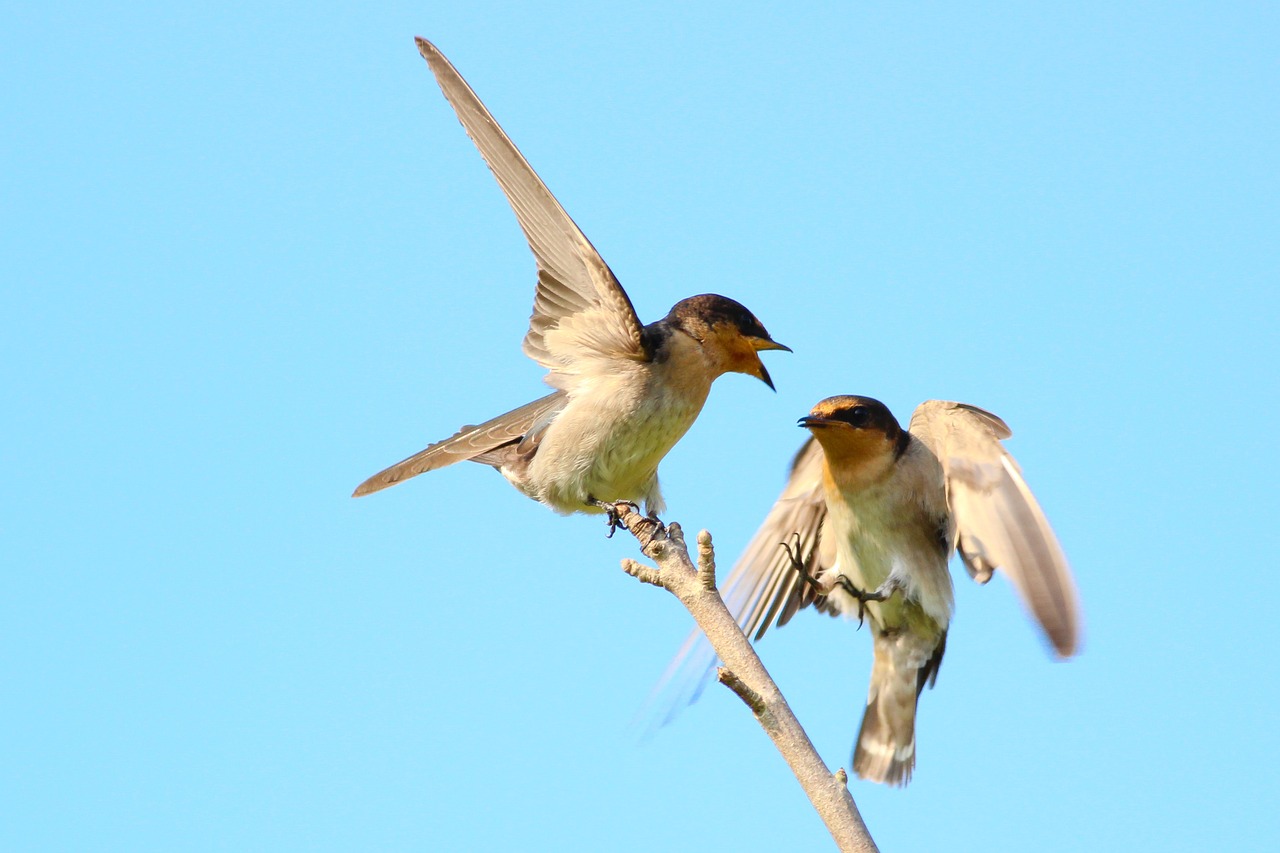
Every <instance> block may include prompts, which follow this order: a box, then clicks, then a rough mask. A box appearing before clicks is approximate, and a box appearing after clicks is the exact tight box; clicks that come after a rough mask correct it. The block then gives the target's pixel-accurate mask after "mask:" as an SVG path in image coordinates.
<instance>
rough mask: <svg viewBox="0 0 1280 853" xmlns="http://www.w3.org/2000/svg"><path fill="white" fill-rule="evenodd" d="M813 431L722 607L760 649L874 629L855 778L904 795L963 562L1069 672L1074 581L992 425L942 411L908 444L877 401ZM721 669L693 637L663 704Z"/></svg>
mask: <svg viewBox="0 0 1280 853" xmlns="http://www.w3.org/2000/svg"><path fill="white" fill-rule="evenodd" d="M799 425H800V426H801V427H803V428H805V429H807V430H808V431H809V432H810V437H809V438H808V439H807V440H806V441H805V443H804V445H803V446H802V447H801V448H800V451H799V453H797V455H796V457H795V459H794V461H793V462H792V465H791V473H790V477H789V478H788V481H787V484H786V487H785V488H784V489H783V491H782V494H781V495H780V496H779V498H778V500H777V502H776V503H775V504H774V506H773V508H772V509H771V510H770V511H769V514H768V515H767V516H766V518H765V520H764V523H763V524H762V525H761V527H760V529H759V530H758V531H757V532H756V534H755V536H754V537H753V538H752V540H751V542H750V543H749V544H748V545H747V548H746V550H745V551H744V552H743V554H742V556H741V557H740V558H739V559H738V562H737V563H736V564H735V565H734V568H733V570H732V572H731V573H730V575H729V577H728V578H727V579H726V581H725V584H724V589H725V593H724V598H725V601H726V603H727V604H728V606H729V609H730V611H731V612H733V613H734V615H735V617H736V618H737V620H738V623H739V624H740V625H741V626H742V628H743V630H744V631H745V632H746V633H747V634H748V636H751V635H754V639H755V640H759V639H760V638H762V637H763V636H764V634H765V631H766V630H767V629H768V628H769V627H770V626H771V625H775V624H776V625H778V626H782V625H785V624H787V622H788V621H790V619H791V617H792V616H794V615H795V614H796V613H797V612H798V611H799V610H801V609H802V608H805V607H809V606H812V607H813V608H815V609H816V610H818V611H819V612H822V613H827V614H830V615H832V616H846V617H850V618H857V619H858V620H859V623H860V624H861V622H862V620H863V619H865V621H866V623H867V624H868V625H869V626H870V632H871V636H872V644H873V660H872V666H871V685H870V689H869V690H868V692H867V705H866V710H865V712H864V714H863V718H862V726H861V729H860V731H859V732H858V737H857V741H856V742H855V746H854V753H853V769H854V772H855V773H857V775H858V776H859V777H861V778H863V779H869V780H871V781H874V782H880V783H884V784H888V785H896V786H902V785H906V784H907V783H908V782H909V781H910V779H911V773H912V769H913V768H914V766H915V757H916V741H915V719H916V706H917V702H918V700H919V696H920V693H921V691H923V689H924V687H925V686H926V685H928V686H930V687H932V686H933V684H934V682H935V681H936V680H937V677H938V667H939V666H940V665H941V663H942V654H943V651H944V650H945V649H946V643H947V627H948V625H949V623H950V620H951V615H952V610H953V597H952V585H951V576H950V574H949V573H948V571H947V562H948V558H949V557H950V554H951V552H952V551H956V552H958V554H959V556H960V559H961V561H962V562H963V563H964V566H965V568H966V569H967V570H968V573H969V575H970V577H972V578H973V579H974V580H975V581H977V582H978V583H986V582H987V581H989V580H990V579H991V577H992V574H993V572H994V571H995V570H997V569H999V570H1000V571H1001V572H1002V573H1003V574H1005V575H1006V576H1007V577H1008V578H1009V579H1010V580H1011V581H1012V582H1013V585H1014V588H1015V589H1016V590H1017V592H1018V594H1019V596H1020V597H1021V599H1022V601H1023V603H1024V604H1025V605H1026V607H1027V609H1028V610H1029V611H1030V613H1031V615H1032V617H1033V618H1034V619H1035V621H1036V622H1037V623H1038V624H1039V626H1040V628H1041V630H1042V631H1043V633H1044V635H1045V637H1046V639H1047V640H1048V642H1049V644H1050V645H1051V646H1052V648H1053V651H1054V652H1055V653H1056V654H1057V655H1058V656H1059V657H1061V658H1067V657H1070V656H1072V655H1073V654H1075V653H1076V650H1077V648H1078V646H1079V642H1080V622H1081V618H1080V606H1079V602H1078V597H1077V594H1076V589H1075V582H1074V581H1073V580H1072V576H1071V570H1070V568H1069V567H1068V565H1067V560H1066V556H1065V555H1064V554H1063V551H1062V548H1061V546H1060V545H1059V544H1058V540H1057V538H1056V537H1055V536H1054V533H1053V530H1052V528H1050V526H1049V522H1048V520H1047V519H1046V518H1045V515H1044V512H1043V511H1042V510H1041V509H1040V506H1039V504H1038V503H1037V502H1036V499H1035V497H1034V496H1033V495H1032V494H1031V491H1030V489H1029V488H1028V487H1027V484H1026V481H1025V480H1024V479H1023V477H1022V472H1021V470H1020V469H1019V467H1018V464H1017V462H1016V461H1014V459H1013V457H1012V456H1010V455H1009V453H1008V451H1007V450H1005V448H1004V446H1003V445H1002V444H1001V441H1002V440H1004V439H1007V438H1009V437H1010V436H1011V435H1012V433H1011V431H1010V430H1009V427H1008V426H1007V425H1006V424H1005V422H1004V421H1002V420H1001V419H1000V418H998V417H997V416H995V415H993V414H991V413H990V412H987V411H984V410H983V409H980V408H978V407H977V406H970V405H966V404H964V403H952V402H945V401H942V400H929V401H927V402H924V403H922V404H920V406H919V407H917V408H916V410H915V413H914V414H913V415H912V416H911V423H910V426H909V427H908V428H907V429H906V430H904V429H902V427H901V425H900V424H899V423H898V421H897V419H896V418H895V417H894V416H893V414H892V413H891V412H890V411H889V409H888V408H887V407H886V406H885V405H884V404H883V403H881V402H879V401H878V400H873V399H871V398H870V397H855V396H838V397H828V398H827V399H825V400H823V401H822V402H820V403H818V404H817V405H816V406H814V407H813V410H812V411H811V412H810V413H809V414H808V415H806V416H805V417H803V418H800V421H799ZM713 664H714V653H713V652H711V651H710V649H709V647H707V645H706V641H705V640H702V639H700V638H699V637H698V636H697V635H696V632H695V634H694V635H691V636H690V637H689V639H688V640H687V641H686V642H685V645H684V647H683V648H682V649H681V651H680V653H679V654H678V655H677V656H676V659H675V660H674V661H673V662H672V665H671V667H669V668H668V671H667V676H665V677H664V679H663V682H662V683H660V684H659V687H658V688H657V690H659V691H661V690H662V689H663V688H664V687H665V686H666V685H670V684H674V685H675V687H674V689H675V690H676V691H678V692H677V694H676V696H677V699H678V704H681V705H682V704H687V703H688V702H691V701H693V700H694V699H696V698H697V695H698V693H700V692H701V688H702V685H703V684H705V683H706V681H707V680H708V676H709V672H710V669H711V667H712V665H713ZM668 719H669V716H668Z"/></svg>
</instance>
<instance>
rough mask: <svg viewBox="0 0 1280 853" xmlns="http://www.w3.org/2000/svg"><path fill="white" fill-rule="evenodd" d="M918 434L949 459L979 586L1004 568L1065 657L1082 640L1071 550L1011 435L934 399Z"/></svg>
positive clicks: (950, 488) (965, 551)
mask: <svg viewBox="0 0 1280 853" xmlns="http://www.w3.org/2000/svg"><path fill="white" fill-rule="evenodd" d="M910 429H911V433H912V434H913V435H915V437H916V438H918V439H920V441H922V442H924V443H925V445H927V446H928V447H929V449H930V450H932V451H933V452H934V454H935V455H936V456H937V457H938V460H939V461H940V462H941V463H942V468H943V471H944V473H945V475H946V481H947V502H948V504H949V505H950V507H951V512H952V515H953V516H954V517H955V522H956V528H957V540H958V541H957V544H956V550H958V551H959V552H960V558H961V559H962V560H963V561H964V564H965V567H966V568H967V569H968V570H969V574H970V576H972V577H973V579H974V580H976V581H978V582H979V583H986V582H987V581H988V580H990V579H991V573H992V572H993V571H994V570H996V569H999V570H1000V571H1002V572H1004V573H1005V574H1006V575H1008V577H1009V579H1010V580H1011V581H1012V582H1013V585H1014V588H1015V589H1017V591H1018V594H1019V595H1020V596H1021V597H1022V601H1023V603H1024V604H1025V605H1026V606H1027V609H1028V610H1030V611H1031V614H1032V616H1034V617H1035V619H1036V621H1037V622H1039V623H1040V627H1041V628H1042V629H1043V630H1044V633H1045V635H1046V636H1047V637H1048V639H1049V641H1050V642H1051V643H1052V644H1053V647H1054V649H1055V650H1056V651H1057V653H1058V654H1059V655H1061V656H1062V657H1069V656H1071V655H1073V654H1075V652H1076V649H1077V648H1078V645H1079V641H1080V604H1079V600H1078V597H1077V595H1076V587H1075V581H1074V580H1073V579H1072V577H1071V569H1070V567H1069V566H1068V565H1067V558H1066V555H1065V554H1063V553H1062V547H1061V546H1060V545H1059V544H1058V540H1057V537H1055V536H1054V535H1053V529H1052V528H1051V527H1050V526H1049V521H1048V519H1046V518H1045V516H1044V512H1043V511H1042V510H1041V509H1040V505H1039V504H1038V503H1036V499H1035V496H1034V495H1032V494H1031V489H1029V488H1028V487H1027V483H1026V481H1025V480H1023V479H1022V471H1021V469H1019V467H1018V463H1017V462H1015V461H1014V459H1013V457H1012V456H1010V455H1009V453H1008V451H1006V450H1005V449H1004V446H1003V445H1002V444H1001V443H1000V441H1001V439H1006V438H1009V436H1010V435H1012V433H1011V432H1010V430H1009V427H1008V426H1007V425H1006V424H1005V422H1004V421H1002V420H1001V419H1000V418H998V417H996V416H995V415H993V414H991V413H990V412H987V411H983V410H982V409H979V408H978V407H976V406H968V405H965V404H964V403H950V402H945V401H942V400H929V401H926V402H924V403H921V404H920V406H919V407H918V408H917V409H916V411H915V414H913V415H912V416H911V427H910Z"/></svg>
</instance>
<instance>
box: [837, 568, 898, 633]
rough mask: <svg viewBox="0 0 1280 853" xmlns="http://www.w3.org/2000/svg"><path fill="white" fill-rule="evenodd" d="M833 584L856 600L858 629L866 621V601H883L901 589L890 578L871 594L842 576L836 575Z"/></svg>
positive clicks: (896, 582)
mask: <svg viewBox="0 0 1280 853" xmlns="http://www.w3.org/2000/svg"><path fill="white" fill-rule="evenodd" d="M835 582H836V585H838V586H839V587H840V588H841V589H843V590H844V591H845V592H847V593H849V594H850V595H852V596H853V597H854V598H856V599H857V600H858V627H859V628H861V627H862V623H863V621H864V620H865V619H866V616H867V602H868V601H884V600H885V599H887V598H888V597H889V596H891V595H893V594H894V593H895V592H897V591H898V590H899V589H900V588H901V587H900V586H899V584H898V580H897V578H894V577H892V576H890V577H888V578H886V579H885V582H884V583H882V584H880V586H878V587H876V588H875V590H874V591H873V592H867V591H866V590H862V589H858V588H857V587H856V586H854V585H853V581H851V580H849V579H848V578H847V577H845V576H844V575H837V576H836V581H835Z"/></svg>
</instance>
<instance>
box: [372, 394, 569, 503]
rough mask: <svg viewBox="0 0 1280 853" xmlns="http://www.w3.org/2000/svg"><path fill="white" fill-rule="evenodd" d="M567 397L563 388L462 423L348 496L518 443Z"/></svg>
mask: <svg viewBox="0 0 1280 853" xmlns="http://www.w3.org/2000/svg"><path fill="white" fill-rule="evenodd" d="M567 399H568V397H567V396H566V395H565V393H564V392H563V391H556V392H555V393H553V394H548V395H547V396H545V397H543V398H541V399H540V400H534V401H533V402H532V403H526V404H525V405H523V406H521V407H520V408H518V409H514V410H512V411H510V412H507V413H506V414H505V415H498V417H496V418H494V419H493V420H490V421H485V422H484V423H482V424H480V425H479V426H464V427H463V428H462V429H460V430H458V431H457V432H456V433H454V434H453V435H452V436H450V437H449V438H446V439H445V440H444V441H439V442H436V443H435V444H433V445H431V446H429V447H428V448H427V449H425V450H420V451H418V452H417V453H415V454H413V455H412V456H410V457H409V458H408V459H405V460H404V461H403V462H397V463H396V464H394V465H392V466H391V467H390V468H387V469H386V470H385V471H379V472H378V473H377V474H374V475H373V476H372V477H370V478H369V479H367V480H365V481H364V482H363V483H361V484H360V485H359V486H357V487H356V490H355V491H354V492H352V494H351V497H353V498H359V497H363V496H365V495H368V494H372V493H374V492H378V491H381V490H383V489H385V488H387V487H388V486H394V485H395V484H396V483H399V482H401V481H403V480H407V479H409V478H410V477H416V476H418V475H419V474H423V473H426V472H427V471H434V470H436V469H437V468H443V467H445V466H446V465H452V464H453V463H455V462H462V461H464V460H467V459H474V458H475V457H477V456H480V455H481V454H484V453H488V452H490V451H493V450H494V449H496V448H499V447H503V446H505V445H508V444H512V443H514V442H518V441H520V439H522V438H524V437H525V436H526V435H528V434H529V433H530V432H533V431H537V429H538V428H539V427H540V426H545V425H546V424H548V423H550V422H551V419H552V418H553V417H554V416H555V414H556V413H557V412H559V411H560V409H561V408H563V406H564V404H565V401H566V400H567Z"/></svg>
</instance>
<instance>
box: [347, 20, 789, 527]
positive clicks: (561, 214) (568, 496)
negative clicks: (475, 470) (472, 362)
mask: <svg viewBox="0 0 1280 853" xmlns="http://www.w3.org/2000/svg"><path fill="white" fill-rule="evenodd" d="M418 50H419V51H420V52H421V54H422V56H423V58H425V59H426V61H427V64H428V65H429V66H430V68H431V70H432V72H433V73H434V74H435V77H436V82H437V83H439V85H440V89H441V91H442V92H443V93H444V95H445V98H446V99H447V100H448V101H449V103H450V104H451V105H452V106H453V108H454V111H455V112H456V113H457V115H458V119H459V120H460V121H461V122H462V126H463V128H464V129H465V130H466V131H467V135H468V136H470V137H471V140H472V141H473V142H474V143H475V145H476V147H477V148H478V149H479V150H480V153H481V154H482V155H483V156H484V159H485V162H486V163H487V164H488V165H489V168H490V170H492V172H493V174H494V177H495V178H497V180H498V184H499V186H500V187H501V188H502V191H503V193H505V194H506V197H507V200H508V201H509V202H510V203H511V207H512V209H513V210H514V211H515V214H516V219H517V221H518V222H519V224H520V227H521V229H522V230H523V231H524V234H525V237H526V239H527V240H528V242H529V248H530V249H531V250H532V251H533V255H534V258H535V259H536V260H537V265H538V284H537V289H536V291H535V293H534V301H533V314H532V316H531V317H530V320H529V330H528V332H527V333H526V335H525V338H524V345H523V349H524V352H525V354H526V355H528V356H529V357H530V358H532V359H533V360H535V361H537V362H538V363H539V364H541V365H542V366H543V367H545V368H547V370H548V371H549V372H548V375H547V377H546V381H547V384H549V385H550V386H551V387H553V388H555V389H556V391H555V393H552V394H549V395H547V396H546V397H543V398H541V399H538V400H535V401H533V402H532V403H528V404H526V405H524V406H521V407H519V408H517V409H514V410H513V411H510V412H507V413H506V414H503V415H499V416H498V417H496V418H493V419H492V420H489V421H486V422H485V423H483V424H480V425H479V426H467V427H463V428H462V429H461V430H459V431H458V432H457V433H456V434H455V435H453V436H452V437H450V438H448V439H446V440H444V441H442V442H438V443H436V444H433V445H431V446H430V447H428V448H426V449H425V450H422V451H421V452H419V453H415V454H414V455H413V456H410V457H409V458H408V459H405V460H403V461H401V462H398V463H396V464H395V465H392V466H391V467H389V468H387V469H386V470H384V471H381V472H379V473H377V474H375V475H373V476H372V477H370V478H369V479H367V480H366V481H365V482H363V483H361V484H360V485H359V486H358V487H357V488H356V490H355V493H354V496H355V497H360V496H362V495H367V494H370V493H372V492H376V491H379V490H381V489H385V488H387V487H388V486H392V485H395V484H396V483H399V482H402V481H404V480H406V479H408V478H410V477H414V476H416V475H418V474H421V473H424V472H426V471H432V470H435V469H437V468H441V467H444V466H446V465H450V464H452V463H454V462H458V461H462V460H472V461H476V462H481V463H484V464H487V465H491V466H493V467H494V468H496V469H498V471H500V472H501V473H502V475H503V476H504V477H506V478H507V480H509V481H510V482H511V483H512V484H513V485H514V486H515V487H516V488H518V489H519V490H520V491H522V492H523V493H525V494H526V495H528V496H530V497H532V498H534V499H535V500H538V501H541V502H542V503H544V504H546V505H547V506H550V507H551V508H552V509H554V510H556V511H557V512H562V513H570V512H599V511H601V508H600V506H599V504H600V502H608V503H612V502H615V501H620V500H630V501H643V502H644V503H645V506H646V508H647V509H648V510H649V511H650V512H658V511H660V510H661V509H662V496H661V492H660V491H659V488H658V463H659V462H660V461H661V460H662V458H663V457H664V456H665V455H666V453H667V451H669V450H670V449H671V448H672V447H673V446H674V445H675V443H676V442H677V441H679V439H680V438H681V437H682V436H683V435H684V434H685V432H686V431H687V430H688V429H689V427H690V426H691V425H692V424H693V422H694V420H695V419H696V418H697V416H698V414H699V412H701V410H702V406H703V403H704V402H705V401H706V399H707V394H708V393H709V392H710V389H711V384H712V382H714V381H715V379H716V378H717V377H719V376H721V375H722V374H724V373H727V372H737V373H746V374H748V375H751V376H755V377H757V378H758V379H760V380H761V381H763V382H764V383H765V384H767V385H769V387H771V388H772V387H773V382H772V380H771V379H770V378H769V373H768V371H767V370H765V367H764V364H763V363H762V362H761V361H760V356H759V352H760V351H762V350H777V349H781V350H786V349H787V347H785V346H782V345H781V344H778V343H776V342H775V341H773V339H772V338H770V337H769V333H768V332H766V331H765V328H764V326H763V325H761V323H760V321H759V320H757V319H756V318H755V317H754V316H753V315H752V314H751V312H750V311H748V310H747V309H746V308H744V307H743V306H742V305H740V304H738V303H737V302H734V301H733V300H732V299H728V298H726V297H723V296H718V295H715V294H703V295H700V296H693V297H690V298H688V299H683V300H681V301H680V302H678V303H676V305H675V306H674V307H673V308H672V309H671V311H670V313H668V315H667V316H666V317H664V318H663V319H661V320H658V321H657V322H654V323H650V324H648V325H643V324H641V322H640V320H639V318H638V317H637V316H636V312H635V309H634V308H633V307H632V305H631V300H630V298H628V296H627V294H626V291H624V290H623V289H622V286H621V285H620V284H619V283H618V280H617V278H615V277H614V275H613V272H612V271H611V270H610V269H609V266H608V264H606V263H605V262H604V259H603V258H601V257H600V255H599V253H598V252H596V250H595V248H594V247H593V246H592V245H591V242H590V241H589V240H587V238H586V236H585V235H584V234H583V233H582V231H581V230H580V229H579V228H578V226H577V225H575V224H574V222H573V220H572V219H570V218H569V215H568V214H567V213H566V212H565V210H564V208H563V207H561V206H560V203H559V202H558V201H556V199H555V197H554V196H553V195H552V194H551V192H550V190H548V189H547V187H546V185H545V184H543V183H542V180H541V179H540V178H539V177H538V176H537V174H536V173H535V172H534V171H533V169H532V168H531V167H530V166H529V164H528V162H527V161H526V160H525V159H524V157H523V155H521V154H520V152H519V150H517V149H516V147H515V145H514V144H513V143H512V142H511V140H510V139H509V138H507V135H506V134H505V133H503V131H502V128H500V127H499V126H498V123H497V122H496V121H494V119H493V116H492V115H490V114H489V111H488V110H487V109H485V107H484V104H482V103H481V102H480V99H479V98H477V97H476V94H475V92H473V91H472V90H471V87H470V86H468V85H467V83H466V81H465V80H463V79H462V77H461V75H459V74H458V72H457V70H456V69H455V68H454V67H453V66H452V65H451V64H450V63H449V61H448V60H447V59H445V57H444V55H443V54H441V53H440V51H439V50H437V49H436V47H435V46H434V45H432V44H431V43H430V42H428V41H426V40H424V39H418Z"/></svg>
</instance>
